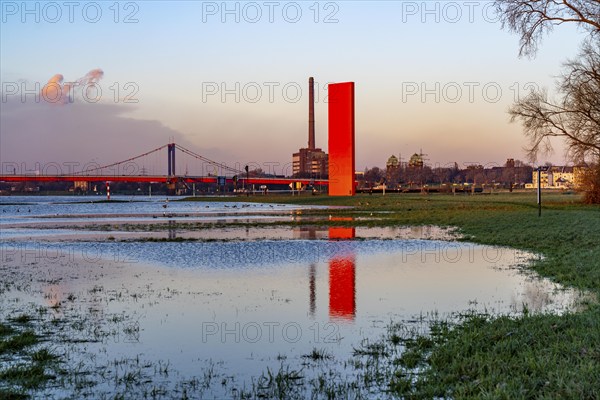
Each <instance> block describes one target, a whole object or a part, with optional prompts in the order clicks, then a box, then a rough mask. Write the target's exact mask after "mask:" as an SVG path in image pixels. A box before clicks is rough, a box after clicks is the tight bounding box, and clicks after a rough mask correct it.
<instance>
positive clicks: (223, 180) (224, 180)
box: [217, 176, 227, 186]
mask: <svg viewBox="0 0 600 400" xmlns="http://www.w3.org/2000/svg"><path fill="white" fill-rule="evenodd" d="M225 183H227V178H225V177H224V176H217V185H219V186H225Z"/></svg>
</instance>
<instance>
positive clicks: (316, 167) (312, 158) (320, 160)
mask: <svg viewBox="0 0 600 400" xmlns="http://www.w3.org/2000/svg"><path fill="white" fill-rule="evenodd" d="M292 171H293V173H294V175H296V176H313V177H318V178H321V177H326V176H327V175H328V174H329V156H328V155H327V153H325V152H324V151H323V150H321V149H300V150H299V151H298V152H297V153H294V154H293V155H292Z"/></svg>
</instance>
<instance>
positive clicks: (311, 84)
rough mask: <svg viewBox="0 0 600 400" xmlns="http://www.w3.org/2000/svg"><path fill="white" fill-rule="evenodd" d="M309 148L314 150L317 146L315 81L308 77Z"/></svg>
mask: <svg viewBox="0 0 600 400" xmlns="http://www.w3.org/2000/svg"><path fill="white" fill-rule="evenodd" d="M308 148H309V149H310V150H314V149H315V148H316V146H315V81H314V79H313V78H312V76H311V77H310V78H308Z"/></svg>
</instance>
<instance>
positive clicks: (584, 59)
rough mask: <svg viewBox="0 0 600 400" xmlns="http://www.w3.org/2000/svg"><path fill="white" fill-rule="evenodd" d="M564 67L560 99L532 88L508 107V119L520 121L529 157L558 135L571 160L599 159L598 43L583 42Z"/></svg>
mask: <svg viewBox="0 0 600 400" xmlns="http://www.w3.org/2000/svg"><path fill="white" fill-rule="evenodd" d="M564 67H565V69H566V71H565V72H564V73H563V75H562V76H561V77H560V79H559V81H558V82H557V89H558V91H559V93H560V94H561V95H562V98H561V99H560V100H558V101H554V100H550V99H549V96H548V92H547V90H545V89H542V90H534V91H532V92H530V93H529V95H527V96H526V97H525V98H523V99H520V100H519V101H518V102H517V103H515V104H514V105H513V106H512V107H511V108H510V110H509V113H510V115H511V121H512V122H514V121H517V120H519V121H520V122H521V123H522V124H523V129H524V132H525V135H526V136H527V137H528V138H529V148H528V149H527V150H528V153H529V156H530V158H531V159H535V157H536V156H537V154H538V153H540V152H542V153H544V152H548V151H551V150H552V147H551V145H550V138H553V137H560V138H563V139H565V142H566V144H567V146H568V150H569V153H570V155H571V156H572V157H573V158H574V159H576V160H584V159H585V158H586V157H592V158H593V159H595V160H599V159H600V43H596V42H594V43H591V42H588V43H585V44H584V45H583V47H582V50H581V53H580V57H579V58H578V59H576V60H571V61H568V62H567V63H565V64H564Z"/></svg>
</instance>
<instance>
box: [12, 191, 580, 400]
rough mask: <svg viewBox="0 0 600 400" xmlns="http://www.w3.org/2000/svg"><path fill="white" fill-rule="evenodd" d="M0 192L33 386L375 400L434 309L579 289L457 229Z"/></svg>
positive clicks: (566, 306) (452, 314)
mask: <svg viewBox="0 0 600 400" xmlns="http://www.w3.org/2000/svg"><path fill="white" fill-rule="evenodd" d="M7 200H8V199H1V201H2V202H3V204H1V205H0V208H2V236H1V238H2V248H1V250H2V254H1V256H2V266H1V275H0V276H1V278H0V292H1V294H2V296H1V300H0V320H3V321H11V320H12V321H14V320H15V319H18V318H21V322H23V323H22V324H20V325H19V324H17V327H18V328H19V327H20V328H19V329H21V330H26V329H33V330H35V331H36V332H39V335H40V336H41V337H42V338H43V340H42V343H43V344H42V345H40V346H41V347H40V348H49V349H50V351H51V352H52V354H54V355H56V356H58V357H60V359H61V362H60V364H59V365H58V366H55V370H54V371H53V372H49V373H51V374H52V376H53V379H50V380H49V383H48V384H47V385H45V386H43V387H41V388H37V389H35V393H36V397H38V396H42V397H46V398H53V397H54V398H80V397H90V398H115V397H119V396H123V397H124V398H133V397H136V398H137V397H144V396H145V397H148V398H173V397H174V398H264V397H267V398H269V397H275V398H282V397H284V398H287V397H292V398H294V397H295V398H311V397H313V398H328V397H329V398H330V397H331V394H334V395H335V394H337V396H338V397H340V396H341V397H344V396H346V397H349V398H354V397H363V398H382V397H386V396H388V394H387V390H388V386H387V385H388V383H389V382H388V379H387V378H389V376H391V375H393V371H394V369H396V368H398V367H399V365H404V366H405V367H406V368H407V369H409V370H412V369H414V368H417V367H418V366H416V365H411V364H410V363H409V362H406V359H404V361H402V362H400V364H398V360H402V359H403V358H402V354H403V352H404V351H405V349H406V348H405V343H404V341H403V339H407V338H409V337H412V336H413V335H414V334H415V333H421V334H427V333H428V329H429V327H430V323H431V322H432V321H452V320H458V319H460V316H461V315H464V314H478V313H481V314H492V315H513V316H515V315H520V314H521V313H523V312H524V311H525V312H527V313H531V312H536V313H544V312H554V313H561V312H564V311H567V310H574V309H576V308H577V307H578V305H579V303H580V302H581V301H582V298H584V297H585V295H583V294H582V293H580V292H578V291H575V290H572V289H565V288H563V287H561V286H560V285H557V284H555V283H552V282H550V281H549V280H547V279H542V278H539V277H537V276H535V275H534V274H533V273H531V272H527V271H526V268H527V266H528V265H529V264H530V263H531V262H532V261H533V260H535V259H537V258H539V256H538V255H536V254H533V253H529V252H524V251H520V250H515V249H511V248H507V247H497V246H483V245H478V244H473V243H469V242H464V241H457V239H459V238H460V236H459V235H458V234H457V233H456V232H455V230H454V229H452V228H438V227H435V226H420V227H402V226H400V227H384V228H368V227H351V226H325V225H320V224H319V218H321V217H318V218H317V217H315V219H314V224H308V225H307V224H304V225H302V226H289V225H277V223H278V221H279V222H280V223H281V222H284V221H286V222H288V223H289V222H290V221H293V220H294V219H297V218H299V217H301V216H299V212H307V211H310V210H311V209H313V208H312V207H311V206H289V205H281V204H252V203H237V204H231V203H221V202H219V201H214V202H210V203H185V202H176V201H172V200H171V201H169V202H167V201H166V199H152V200H145V201H137V202H129V201H127V202H114V203H90V202H89V200H88V199H84V201H82V199H81V198H74V199H73V198H67V199H65V198H10V199H9V200H10V203H8V202H7ZM65 200H67V201H65ZM70 200H72V201H70ZM75 200H76V201H75ZM318 209H319V210H323V209H324V207H319V208H318ZM206 210H210V211H206ZM265 210H268V212H265ZM167 213H168V214H167ZM232 220H235V221H237V222H240V221H247V226H240V224H236V225H235V226H232V227H229V228H227V227H226V225H227V221H232ZM215 221H219V224H221V225H220V226H221V227H220V228H214V227H213V225H212V224H213V223H214V222H215ZM261 223H264V226H261ZM223 224H225V227H222V225H223ZM94 225H96V226H104V225H110V226H112V229H111V231H99V230H96V229H94V228H93V226H94ZM241 225H243V223H242V224H241ZM149 226H154V227H155V228H156V229H153V230H152V231H149V228H148V227H149ZM180 239H184V240H180ZM382 338H388V339H389V338H392V339H391V340H387V341H386V340H381V339H382ZM393 338H397V339H393ZM384 355H385V357H383V356H384ZM1 357H3V358H1V359H0V360H1V361H2V368H8V367H10V366H11V365H14V364H15V363H17V364H18V363H19V362H20V361H19V359H18V357H17V358H16V359H15V358H14V357H13V358H11V359H9V358H8V357H6V356H1ZM390 374H391V375H390ZM385 377H387V378H385ZM18 386H19V385H17V389H18ZM22 386H23V385H22ZM9 387H10V385H9ZM13 389H14V385H13ZM25 392H27V389H26V388H25ZM282 393H284V394H285V395H284V396H282Z"/></svg>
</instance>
